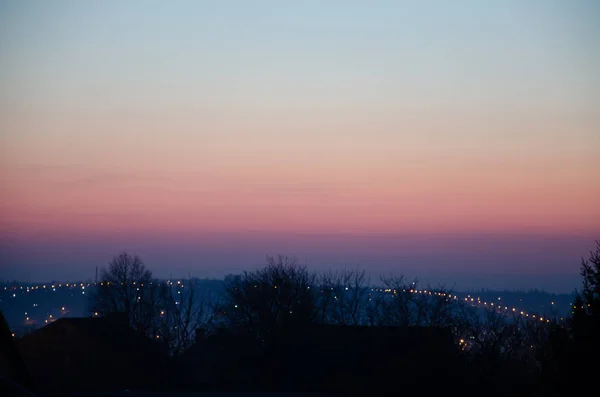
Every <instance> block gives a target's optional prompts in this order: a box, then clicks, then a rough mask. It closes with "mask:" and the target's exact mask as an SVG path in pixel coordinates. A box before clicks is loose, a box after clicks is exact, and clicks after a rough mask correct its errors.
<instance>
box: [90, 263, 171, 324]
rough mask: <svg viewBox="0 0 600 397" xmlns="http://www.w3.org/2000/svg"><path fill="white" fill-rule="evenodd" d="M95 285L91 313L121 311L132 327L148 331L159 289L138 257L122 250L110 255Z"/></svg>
mask: <svg viewBox="0 0 600 397" xmlns="http://www.w3.org/2000/svg"><path fill="white" fill-rule="evenodd" d="M97 287H98V288H97V289H96V293H95V294H94V295H93V296H92V305H91V310H92V312H95V313H98V314H100V315H102V316H107V315H109V314H112V313H124V314H125V315H126V317H127V319H128V321H129V324H130V326H131V327H132V328H134V329H135V330H137V331H140V332H143V333H148V332H149V331H151V329H152V321H153V318H154V317H155V316H156V310H157V306H158V302H159V300H160V299H161V296H160V292H161V291H160V286H159V285H158V284H156V283H154V282H153V281H152V272H151V271H150V270H147V269H146V267H145V265H144V263H143V262H142V259H141V258H140V257H139V256H137V255H133V256H132V255H130V254H129V253H127V252H122V253H120V254H119V255H117V256H115V257H113V259H112V260H111V261H110V262H109V264H108V268H103V269H102V270H101V279H100V281H99V283H98V285H97Z"/></svg>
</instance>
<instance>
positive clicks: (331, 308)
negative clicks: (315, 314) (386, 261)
mask: <svg viewBox="0 0 600 397" xmlns="http://www.w3.org/2000/svg"><path fill="white" fill-rule="evenodd" d="M368 298H369V279H368V277H367V275H366V272H365V271H364V270H358V269H344V270H342V271H339V272H333V271H330V272H327V273H325V274H323V275H322V276H321V277H320V279H319V298H318V310H319V319H320V321H321V322H323V323H330V324H339V325H362V324H365V323H367V308H368V304H369V301H368Z"/></svg>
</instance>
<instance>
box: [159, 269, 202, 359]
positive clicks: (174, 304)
mask: <svg viewBox="0 0 600 397" xmlns="http://www.w3.org/2000/svg"><path fill="white" fill-rule="evenodd" d="M212 309H213V299H212V295H211V294H210V292H206V293H205V292H204V291H199V289H198V286H197V285H196V282H195V280H193V279H190V280H188V281H187V282H185V283H177V284H174V285H171V284H168V283H163V284H162V285H161V292H160V300H159V302H158V316H157V317H156V318H155V321H154V334H155V336H154V337H155V338H156V339H158V340H159V341H162V342H163V343H164V344H166V345H167V347H168V349H169V352H170V354H171V355H173V356H176V355H179V354H181V353H183V352H184V351H185V350H187V349H188V348H189V347H190V346H192V344H193V343H194V341H195V339H196V337H198V335H199V334H198V333H201V332H205V331H208V329H209V327H210V325H211V321H212V318H213V317H212Z"/></svg>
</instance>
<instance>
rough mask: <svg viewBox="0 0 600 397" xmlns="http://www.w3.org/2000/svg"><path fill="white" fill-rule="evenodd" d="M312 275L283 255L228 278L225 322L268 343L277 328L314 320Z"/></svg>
mask: <svg viewBox="0 0 600 397" xmlns="http://www.w3.org/2000/svg"><path fill="white" fill-rule="evenodd" d="M314 286H315V275H314V274H313V273H311V272H309V271H308V270H307V269H306V268H305V267H303V266H298V265H297V263H296V261H295V260H294V259H290V258H288V257H286V256H279V257H278V258H277V259H275V258H273V257H268V258H267V266H266V267H265V268H263V269H260V270H257V271H254V272H244V273H243V274H242V275H240V276H237V277H230V278H229V279H228V280H227V285H226V287H225V288H226V301H225V304H224V307H223V309H222V310H223V311H224V312H225V315H226V320H227V324H228V326H229V327H231V328H232V329H235V330H241V331H244V332H250V333H252V334H253V335H255V336H256V337H257V338H258V339H259V340H260V341H261V342H262V343H268V342H269V341H270V340H271V338H272V337H273V336H274V335H275V334H276V333H277V331H279V330H282V329H286V328H298V327H302V326H305V325H308V324H311V323H313V322H314V321H315V320H316V309H315V297H314V294H313V291H314Z"/></svg>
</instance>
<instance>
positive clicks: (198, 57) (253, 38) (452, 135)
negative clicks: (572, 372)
mask: <svg viewBox="0 0 600 397" xmlns="http://www.w3.org/2000/svg"><path fill="white" fill-rule="evenodd" d="M599 18H600V6H598V4H597V2H595V1H594V0H587V1H586V0H580V1H578V0H575V1H554V0H540V1H534V0H527V1H522V0H506V1H476V0H473V1H455V2H446V1H442V0H439V1H414V2H409V1H341V0H340V1H333V0H331V1H316V0H315V1H308V0H307V1H295V2H293V1H276V0H272V1H244V0H239V1H227V0H213V1H208V0H207V1H160V2H159V1H141V0H139V1H91V0H90V1H60V0H57V1H52V2H50V1H27V2H22V1H3V2H2V3H1V4H0V178H1V179H0V189H1V190H0V232H1V236H0V237H1V239H2V240H1V242H0V244H1V245H0V261H1V262H0V270H1V272H2V274H1V275H0V278H13V277H16V278H20V279H35V280H37V279H39V278H55V279H59V278H65V277H74V278H77V277H88V276H90V275H92V274H93V269H94V268H95V266H98V265H99V266H103V265H104V264H106V263H107V261H108V260H109V259H110V257H111V256H112V255H113V254H115V253H117V252H118V251H119V250H122V249H127V250H132V251H135V252H137V253H138V254H140V255H141V256H142V257H143V258H144V259H145V260H146V262H147V263H148V266H149V267H151V268H152V269H154V270H155V273H156V274H157V275H159V276H164V275H166V274H167V273H170V272H176V273H177V272H179V273H180V274H187V273H188V272H192V273H193V274H194V275H197V276H202V275H209V276H220V275H222V274H223V273H225V272H228V271H236V270H239V269H242V268H247V267H250V266H255V265H256V264H258V263H260V262H261V260H262V258H264V256H265V255H266V254H276V253H285V254H290V255H296V256H297V257H298V258H299V259H300V260H302V261H306V262H307V263H308V265H309V266H314V267H317V268H322V267H325V266H334V265H335V266H339V265H340V264H342V263H343V264H348V265H356V264H359V265H360V266H363V267H365V268H367V269H369V271H372V272H373V273H374V274H377V273H378V272H390V271H391V272H404V273H407V274H410V275H413V274H414V275H419V276H421V277H425V278H426V277H431V278H432V280H433V279H435V280H437V279H436V277H438V278H439V279H440V280H441V279H443V280H444V281H445V282H452V281H457V280H458V285H459V286H461V285H467V284H468V285H469V286H471V285H473V286H482V287H487V286H495V287H507V288H521V287H535V286H539V287H542V288H544V287H546V288H553V289H560V288H562V289H567V290H571V289H572V288H573V287H575V286H577V285H576V284H577V283H578V279H577V275H578V265H579V258H580V257H581V256H584V255H585V254H586V253H587V251H588V250H589V249H590V248H592V247H593V245H594V240H595V239H598V238H600V205H599V203H600V163H598V161H597V159H598V149H599V148H600V73H598V71H599V70H600V45H599V44H598V43H599V42H600V25H598V19H599ZM540 275H541V276H542V277H540ZM569 277H570V278H569ZM566 279H569V280H570V281H569V284H568V285H567V286H566V287H565V285H566V284H564V283H563V284H561V280H566ZM460 280H462V281H460ZM527 280H529V281H527ZM552 280H554V281H552ZM556 280H558V281H556ZM573 280H574V281H573ZM461 283H463V284H461Z"/></svg>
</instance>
